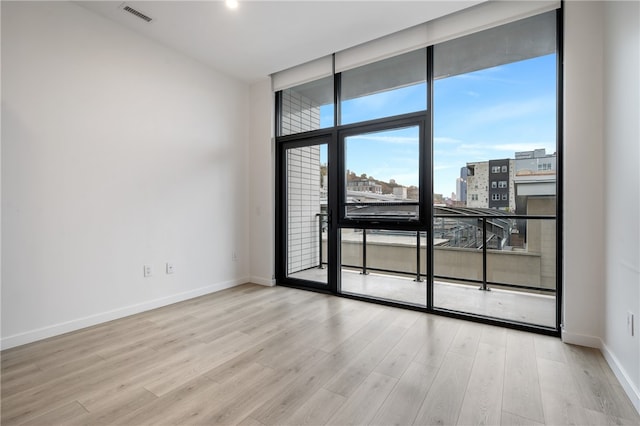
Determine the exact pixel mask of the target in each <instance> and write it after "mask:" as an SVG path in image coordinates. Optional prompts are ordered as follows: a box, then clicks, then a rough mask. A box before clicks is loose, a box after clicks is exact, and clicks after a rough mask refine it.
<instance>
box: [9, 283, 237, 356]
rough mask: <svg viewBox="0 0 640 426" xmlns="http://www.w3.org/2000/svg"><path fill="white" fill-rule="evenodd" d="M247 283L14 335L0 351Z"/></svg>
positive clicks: (213, 287) (175, 296) (205, 289)
mask: <svg viewBox="0 0 640 426" xmlns="http://www.w3.org/2000/svg"><path fill="white" fill-rule="evenodd" d="M247 282H249V278H247V277H243V278H238V279H235V280H230V281H222V282H219V283H215V284H212V285H209V286H206V287H201V288H197V289H195V290H189V291H185V292H183V293H177V294H172V295H170V296H166V297H161V298H159V299H154V300H149V301H147V302H142V303H138V304H135V305H130V306H125V307H122V308H118V309H113V310H111V311H107V312H102V313H99V314H95V315H90V316H87V317H83V318H77V319H74V320H71V321H66V322H63V323H58V324H53V325H50V326H46V327H42V328H38V329H35V330H30V331H26V332H23V333H18V334H14V335H12V336H7V337H2V339H0V349H2V350H4V349H9V348H13V347H15V346H20V345H25V344H27V343H31V342H36V341H38V340H42V339H46V338H48V337H53V336H58V335H60V334H64V333H69V332H71V331H76V330H80V329H82V328H86V327H91V326H93V325H97V324H101V323H103V322H107V321H112V320H115V319H119V318H124V317H127V316H129V315H134V314H138V313H140V312H144V311H149V310H151V309H156V308H160V307H162V306H167V305H171V304H173V303H177V302H182V301H184V300H188V299H193V298H194V297H199V296H204V295H205V294H209V293H215V292H216V291H220V290H224V289H227V288H231V287H235V286H238V285H240V284H245V283H247Z"/></svg>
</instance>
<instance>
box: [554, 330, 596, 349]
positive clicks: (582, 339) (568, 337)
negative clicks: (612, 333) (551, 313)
mask: <svg viewBox="0 0 640 426" xmlns="http://www.w3.org/2000/svg"><path fill="white" fill-rule="evenodd" d="M562 341H563V342H564V343H569V344H571V345H578V346H586V347H588V348H596V349H601V348H602V341H601V340H600V338H599V337H595V336H586V335H584V334H575V333H569V332H567V331H565V330H562Z"/></svg>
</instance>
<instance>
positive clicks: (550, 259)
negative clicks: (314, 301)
mask: <svg viewBox="0 0 640 426" xmlns="http://www.w3.org/2000/svg"><path fill="white" fill-rule="evenodd" d="M316 216H317V217H318V241H319V243H318V251H319V253H320V256H319V259H320V261H319V265H318V267H319V268H323V267H324V266H325V265H326V262H325V261H324V256H323V254H324V253H326V247H323V246H324V245H325V244H326V241H325V240H324V239H323V237H322V235H323V231H324V230H325V229H326V219H327V215H326V214H323V213H320V214H317V215H316ZM555 219H556V218H555V217H554V216H540V215H538V216H531V215H498V216H496V215H494V214H485V215H462V216H461V215H459V214H458V215H456V214H440V215H434V227H433V228H434V274H433V277H434V279H437V280H441V281H450V282H459V283H465V284H477V285H478V286H479V289H480V290H484V291H489V290H490V289H491V288H492V287H496V288H507V289H517V290H521V291H534V292H540V293H546V294H549V293H555V292H556V286H555V277H550V279H548V280H546V281H547V282H546V284H547V285H546V286H545V285H540V284H537V285H536V284H535V281H536V277H534V276H532V275H534V274H538V275H541V274H542V272H541V271H542V269H544V268H547V269H551V270H553V271H555V269H553V268H549V264H553V265H555V261H556V259H555V251H553V252H546V251H545V248H544V247H542V243H537V244H538V245H539V246H540V247H538V249H537V251H529V250H528V249H527V248H526V247H525V246H526V245H527V242H526V239H527V237H529V238H530V239H533V237H534V236H533V235H528V234H532V233H533V230H529V229H527V228H529V224H530V222H529V221H535V222H536V223H537V222H538V221H541V222H544V221H555ZM547 229H555V228H554V227H553V226H552V227H547ZM516 231H517V232H516ZM354 232H357V233H361V236H362V238H361V240H360V241H354V240H348V241H345V240H343V241H342V244H360V245H361V250H358V251H359V256H358V257H359V259H358V258H357V257H354V255H349V256H345V257H343V259H342V265H341V266H342V267H344V268H349V269H355V270H359V271H360V273H361V274H365V275H366V274H368V273H369V272H370V271H373V272H381V273H389V274H394V275H400V276H410V277H413V279H414V281H417V282H420V281H423V280H424V279H426V278H427V275H428V271H427V270H426V269H427V266H426V265H427V263H426V254H427V251H426V244H427V243H428V238H429V237H428V235H427V233H426V232H416V231H385V230H368V229H361V230H354ZM535 232H536V233H541V232H542V231H541V230H539V229H538V230H536V231H535ZM381 234H383V235H386V236H390V237H393V236H397V237H398V242H397V243H393V244H390V243H388V242H386V243H384V244H383V243H381V242H379V241H373V242H371V241H369V240H368V236H369V235H376V236H377V235H381ZM400 237H402V238H400ZM408 238H415V245H414V244H413V243H408V241H407V240H408ZM536 238H538V239H541V237H539V236H537V237H536ZM392 239H393V238H392ZM548 239H550V240H553V242H554V244H555V234H554V235H550V236H549V238H548ZM400 240H403V241H402V242H401V241H400ZM387 241H388V240H387ZM382 246H384V252H383V253H386V254H387V256H386V257H391V256H388V255H389V254H390V253H391V252H389V251H388V250H403V251H404V252H405V253H406V255H404V256H399V257H402V258H407V257H408V256H409V251H410V250H414V251H415V267H411V268H408V267H406V266H405V267H402V266H388V267H380V266H379V265H378V266H374V264H376V263H382V262H383V261H384V257H385V256H384V255H381V251H380V250H381V249H382V248H381V247H382ZM514 246H515V248H514ZM554 247H555V246H554ZM368 248H376V252H375V254H374V255H373V256H374V259H373V262H372V261H371V259H370V256H371V254H370V250H368ZM352 251H353V250H352ZM478 256H480V257H481V266H480V265H479V264H478V262H477V257H478ZM396 257H398V256H396ZM387 263H389V262H387ZM475 265H477V266H475ZM545 265H546V266H545ZM409 269H413V270H409ZM480 269H481V276H480V277H479V278H474V277H472V275H474V274H476V275H477V274H478V272H479V271H478V270H480ZM439 270H440V271H442V270H445V271H446V270H449V273H448V274H447V273H446V272H445V273H442V272H440V273H439ZM498 270H500V271H498ZM451 271H454V272H455V271H457V272H459V273H455V274H454V273H453V272H451ZM500 273H502V275H504V276H513V275H516V274H519V275H520V276H525V278H523V279H520V280H514V281H520V282H507V281H506V280H492V279H491V275H499V274H500ZM553 273H554V272H553ZM529 281H531V282H534V283H533V284H532V283H531V282H529ZM537 281H542V280H541V279H540V278H538V279H537Z"/></svg>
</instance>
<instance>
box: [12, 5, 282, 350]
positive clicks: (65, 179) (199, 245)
mask: <svg viewBox="0 0 640 426" xmlns="http://www.w3.org/2000/svg"><path fill="white" fill-rule="evenodd" d="M2 62H3V63H2V67H3V68H2V88H3V92H2V124H3V126H2V212H3V217H2V245H3V251H2V347H3V348H6V347H11V346H14V345H17V344H22V343H26V342H29V341H32V340H36V339H39V338H43V337H47V336H50V335H54V334H58V333H61V332H65V331H69V330H73V329H76V328H80V327H83V326H87V325H90V324H94V323H98V322H101V321H105V320H108V319H112V318H116V317H120V316H123V315H126V314H130V313H134V312H138V311H141V310H145V309H149V308H151V307H155V306H159V305H163V304H168V303H171V302H174V301H177V300H181V299H185V298H189V297H193V296H197V295H200V294H204V293H208V292H211V291H215V290H217V289H221V288H225V287H229V286H232V285H236V284H239V283H242V282H245V281H248V279H249V260H250V259H249V250H248V247H249V244H248V238H249V231H248V229H247V228H248V227H247V224H248V220H249V214H248V207H249V201H248V196H249V179H248V144H247V139H248V136H249V132H248V130H247V128H248V126H247V122H248V116H249V87H248V86H247V85H245V84H242V83H240V82H238V81H236V80H234V79H232V78H228V77H225V76H223V75H221V74H219V73H217V72H216V71H214V70H212V69H210V68H208V67H206V66H204V65H202V64H200V63H198V62H196V61H194V60H192V59H189V58H188V57H186V56H184V55H182V54H179V53H177V52H175V51H173V50H171V49H168V48H166V47H164V46H162V45H159V44H157V43H155V42H153V41H151V40H148V39H146V38H142V37H140V36H138V35H137V34H135V33H133V32H131V31H129V30H127V29H125V28H124V27H120V26H119V25H117V24H114V23H112V22H110V21H107V20H105V19H104V18H101V17H99V16H97V15H95V14H93V13H92V12H89V11H87V10H86V9H84V8H82V7H79V6H77V5H74V4H73V3H67V2H64V3H62V2H38V3H35V2H20V3H12V2H4V1H3V2H2ZM270 179H271V178H270V177H266V178H265V180H270ZM233 251H236V253H237V258H238V260H237V261H236V262H234V261H232V252H233ZM167 261H171V262H174V263H175V267H176V272H175V274H173V275H167V274H165V273H164V263H165V262H167ZM146 263H148V264H151V265H152V266H153V273H154V275H153V277H150V278H144V277H143V273H142V271H143V269H142V268H143V264H146Z"/></svg>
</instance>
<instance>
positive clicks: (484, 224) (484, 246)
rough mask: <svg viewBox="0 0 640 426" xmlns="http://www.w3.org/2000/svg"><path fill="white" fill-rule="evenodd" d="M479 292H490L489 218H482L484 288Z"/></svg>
mask: <svg viewBox="0 0 640 426" xmlns="http://www.w3.org/2000/svg"><path fill="white" fill-rule="evenodd" d="M479 290H483V291H489V289H488V288H487V218H486V216H485V217H483V218H482V287H480V288H479Z"/></svg>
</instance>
